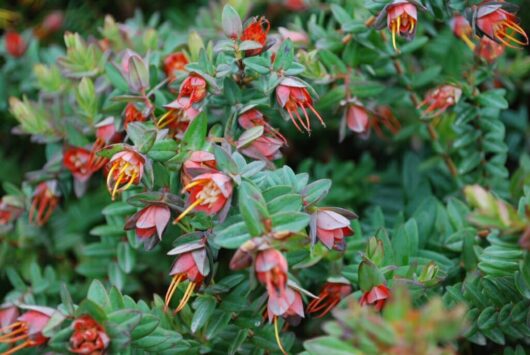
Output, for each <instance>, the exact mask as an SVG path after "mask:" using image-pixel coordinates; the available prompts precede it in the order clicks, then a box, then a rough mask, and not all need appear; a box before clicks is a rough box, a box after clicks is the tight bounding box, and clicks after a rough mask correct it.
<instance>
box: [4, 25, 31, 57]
mask: <svg viewBox="0 0 530 355" xmlns="http://www.w3.org/2000/svg"><path fill="white" fill-rule="evenodd" d="M4 40H5V46H6V51H7V53H9V54H10V55H12V56H13V57H15V58H20V57H22V56H23V55H24V53H26V49H27V46H26V41H24V38H22V35H21V34H20V33H18V32H14V31H8V32H6V34H5V37H4Z"/></svg>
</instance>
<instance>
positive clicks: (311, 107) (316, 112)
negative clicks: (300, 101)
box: [309, 105, 326, 127]
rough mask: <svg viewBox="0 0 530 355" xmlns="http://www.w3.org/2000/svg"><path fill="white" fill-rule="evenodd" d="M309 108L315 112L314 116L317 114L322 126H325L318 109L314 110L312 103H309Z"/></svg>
mask: <svg viewBox="0 0 530 355" xmlns="http://www.w3.org/2000/svg"><path fill="white" fill-rule="evenodd" d="M309 109H310V110H311V111H312V112H313V113H314V114H315V116H317V118H318V120H319V121H320V124H322V126H324V127H326V123H324V120H323V119H322V116H320V114H319V113H318V111H317V110H315V108H314V107H313V105H309Z"/></svg>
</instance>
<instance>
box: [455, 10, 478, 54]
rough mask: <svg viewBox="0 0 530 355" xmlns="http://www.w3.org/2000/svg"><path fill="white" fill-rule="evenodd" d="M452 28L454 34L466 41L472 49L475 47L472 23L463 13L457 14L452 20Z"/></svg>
mask: <svg viewBox="0 0 530 355" xmlns="http://www.w3.org/2000/svg"><path fill="white" fill-rule="evenodd" d="M450 26H451V30H453V34H454V35H455V36H456V37H458V38H460V39H461V40H462V41H464V42H465V43H466V44H467V46H468V47H469V48H471V50H473V49H475V44H474V43H473V42H472V41H471V39H470V37H471V36H473V29H472V28H471V25H470V24H469V22H468V21H467V20H466V18H465V17H464V16H462V15H456V16H455V17H453V18H452V19H451V21H450Z"/></svg>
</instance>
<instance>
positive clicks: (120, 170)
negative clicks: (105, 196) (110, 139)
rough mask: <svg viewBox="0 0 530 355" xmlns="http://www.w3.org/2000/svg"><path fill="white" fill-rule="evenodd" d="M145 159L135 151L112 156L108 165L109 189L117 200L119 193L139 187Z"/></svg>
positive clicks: (126, 151) (128, 150) (125, 151)
mask: <svg viewBox="0 0 530 355" xmlns="http://www.w3.org/2000/svg"><path fill="white" fill-rule="evenodd" d="M144 164H145V158H144V157H143V156H142V155H140V153H137V152H136V151H134V150H130V149H126V150H122V151H121V152H118V153H116V154H114V155H113V156H112V158H111V159H110V161H109V162H108V163H107V165H106V170H107V171H108V172H107V189H108V190H109V193H110V194H111V196H112V200H114V199H115V197H116V194H117V193H118V192H120V193H121V192H123V191H125V190H127V189H128V188H129V187H131V185H138V184H139V183H140V181H141V180H142V176H143V173H144Z"/></svg>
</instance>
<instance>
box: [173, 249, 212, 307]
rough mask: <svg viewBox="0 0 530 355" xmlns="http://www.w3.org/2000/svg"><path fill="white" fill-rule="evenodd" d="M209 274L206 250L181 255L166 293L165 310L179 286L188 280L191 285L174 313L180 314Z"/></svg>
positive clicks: (174, 266) (175, 264) (174, 267)
mask: <svg viewBox="0 0 530 355" xmlns="http://www.w3.org/2000/svg"><path fill="white" fill-rule="evenodd" d="M208 274H209V264H208V256H207V254H206V249H204V248H201V249H198V250H193V251H190V252H186V253H183V254H181V255H180V256H179V257H178V259H177V260H176V261H175V263H174V264H173V267H172V268H171V272H170V273H169V275H170V276H173V278H172V280H171V284H170V285H169V288H168V289H167V292H166V297H165V309H166V310H167V308H168V307H169V303H170V302H171V298H172V297H173V294H174V293H175V291H176V290H177V288H178V286H179V284H180V283H181V282H183V281H186V280H188V281H189V284H188V287H187V288H186V291H185V292H184V296H183V297H182V299H181V300H180V303H179V305H178V306H177V308H176V309H175V311H174V313H178V312H180V311H181V310H182V309H183V308H184V306H186V304H187V303H188V301H189V299H190V297H191V295H192V294H193V291H194V290H196V289H199V288H200V287H201V284H202V282H203V281H204V278H205V277H206V276H208Z"/></svg>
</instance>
